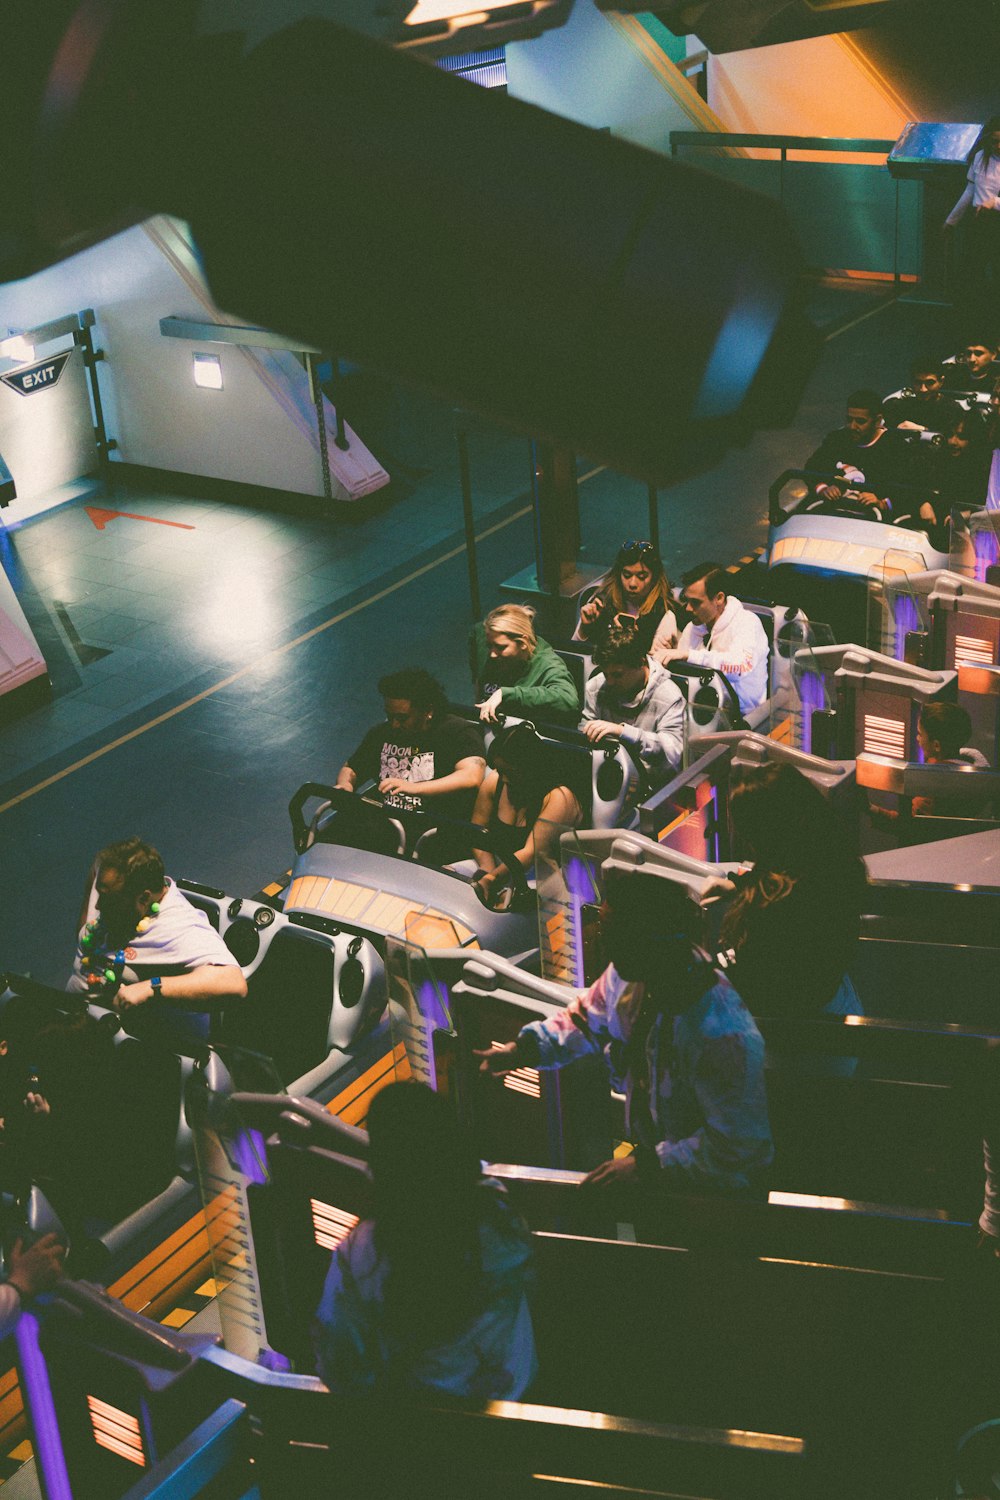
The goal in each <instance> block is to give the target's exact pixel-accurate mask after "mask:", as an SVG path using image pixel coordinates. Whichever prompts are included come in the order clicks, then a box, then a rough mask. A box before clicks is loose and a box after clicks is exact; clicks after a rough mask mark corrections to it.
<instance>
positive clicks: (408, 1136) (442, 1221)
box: [313, 1082, 535, 1401]
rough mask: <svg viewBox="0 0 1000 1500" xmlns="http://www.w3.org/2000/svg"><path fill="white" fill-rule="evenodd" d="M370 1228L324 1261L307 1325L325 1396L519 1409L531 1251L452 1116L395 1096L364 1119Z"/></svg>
mask: <svg viewBox="0 0 1000 1500" xmlns="http://www.w3.org/2000/svg"><path fill="white" fill-rule="evenodd" d="M368 1135H369V1142H370V1152H369V1166H370V1168H371V1175H372V1182H373V1187H374V1194H373V1196H374V1206H373V1214H372V1217H371V1218H370V1219H363V1220H362V1221H361V1223H359V1224H357V1225H356V1226H355V1228H354V1229H352V1230H351V1232H350V1234H349V1235H348V1236H347V1237H346V1239H344V1240H343V1241H342V1242H341V1244H340V1245H338V1247H337V1249H336V1250H335V1251H334V1254H333V1259H332V1261H331V1263H330V1270H329V1272H328V1274H327V1278H326V1284H325V1286H324V1288H323V1296H322V1300H321V1302H320V1305H319V1308H318V1310H317V1313H316V1321H315V1324H314V1328H313V1342H314V1346H315V1349H316V1362H317V1368H318V1370H319V1373H320V1375H321V1377H322V1378H323V1380H324V1381H325V1382H326V1384H327V1385H328V1386H329V1387H330V1389H331V1390H332V1391H341V1392H351V1393H356V1394H362V1393H365V1392H373V1393H380V1394H391V1393H399V1392H410V1391H437V1392H441V1393H444V1394H447V1395H451V1396H466V1397H470V1398H472V1399H473V1400H478V1401H489V1400H504V1399H506V1400H511V1401H514V1400H517V1399H518V1398H519V1397H520V1396H522V1395H523V1394H524V1391H525V1390H526V1388H527V1387H528V1385H529V1384H530V1383H531V1380H532V1379H533V1377H534V1373H535V1341H534V1332H533V1329H532V1324H531V1311H530V1309H529V1307H528V1301H527V1290H528V1287H529V1284H530V1279H531V1253H532V1252H531V1237H530V1235H529V1233H528V1230H527V1228H526V1227H525V1225H524V1223H523V1222H522V1221H521V1219H520V1218H518V1216H517V1215H516V1214H515V1213H514V1212H513V1210H512V1209H511V1208H510V1207H509V1206H508V1204H507V1201H506V1198H505V1196H504V1192H503V1189H502V1188H501V1186H500V1184H499V1183H497V1182H494V1181H492V1180H491V1179H490V1178H486V1177H484V1176H483V1175H482V1168H481V1163H480V1161H479V1159H478V1157H477V1156H476V1153H475V1151H474V1150H473V1148H472V1145H471V1142H470V1141H469V1140H468V1139H467V1137H466V1136H465V1134H464V1133H463V1131H462V1130H461V1129H460V1127H459V1124H458V1122H457V1120H456V1119H455V1115H454V1111H453V1109H452V1108H451V1107H450V1106H449V1104H448V1102H447V1101H446V1100H445V1099H444V1098H443V1097H442V1096H441V1095H439V1094H434V1093H432V1092H431V1090H430V1089H429V1088H427V1087H426V1086H425V1085H424V1084H421V1083H413V1082H408V1083H393V1084H389V1085H388V1086H387V1087H386V1088H384V1089H382V1090H381V1091H380V1092H379V1093H378V1094H376V1096H375V1098H374V1100H373V1101H372V1105H371V1109H370V1110H369V1113H368Z"/></svg>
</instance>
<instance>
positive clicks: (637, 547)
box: [621, 537, 656, 553]
mask: <svg viewBox="0 0 1000 1500" xmlns="http://www.w3.org/2000/svg"><path fill="white" fill-rule="evenodd" d="M621 550H622V551H623V552H638V553H643V552H655V551H656V548H655V547H654V546H653V544H652V542H640V541H637V540H636V538H635V537H633V538H632V540H631V541H630V542H623V543H622V546H621Z"/></svg>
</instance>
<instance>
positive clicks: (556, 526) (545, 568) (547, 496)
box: [502, 441, 600, 639]
mask: <svg viewBox="0 0 1000 1500" xmlns="http://www.w3.org/2000/svg"><path fill="white" fill-rule="evenodd" d="M531 497H532V500H533V502H534V512H535V513H534V521H533V524H534V536H535V566H534V567H533V568H531V567H528V568H524V569H522V571H521V572H520V573H516V574H515V575H514V577H513V578H508V579H507V580H506V581H505V582H504V583H503V585H502V588H503V592H504V593H505V594H512V595H514V596H515V597H516V598H519V599H526V600H529V601H530V602H531V603H532V604H533V605H534V606H535V608H536V609H537V611H538V616H539V619H538V624H539V629H540V630H541V633H542V634H543V635H551V636H553V637H555V638H557V639H558V638H559V637H561V636H569V635H571V634H572V632H573V627H574V625H575V624H576V615H577V601H578V599H579V595H580V593H581V592H582V590H583V589H585V588H586V587H587V585H588V584H589V583H591V582H592V581H593V579H594V578H596V577H597V576H598V575H599V572H600V569H597V568H590V569H587V570H581V568H580V564H579V561H578V554H579V551H580V503H579V496H578V494H577V483H576V455H575V453H573V451H572V450H571V449H569V448H565V447H562V446H560V445H558V444H555V443H545V442H538V441H536V442H533V443H532V444H531Z"/></svg>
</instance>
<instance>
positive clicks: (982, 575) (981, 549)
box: [972, 530, 1000, 583]
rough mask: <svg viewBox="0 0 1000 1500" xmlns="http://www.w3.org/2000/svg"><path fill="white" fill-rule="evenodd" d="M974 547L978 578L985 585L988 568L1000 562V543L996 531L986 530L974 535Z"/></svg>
mask: <svg viewBox="0 0 1000 1500" xmlns="http://www.w3.org/2000/svg"><path fill="white" fill-rule="evenodd" d="M972 546H973V550H974V552H975V556H976V563H975V568H976V578H977V579H978V581H979V582H980V583H985V582H986V570H987V568H992V567H993V565H994V563H996V562H997V561H998V560H1000V542H998V541H997V537H996V533H995V532H994V531H991V530H984V531H977V532H975V533H974V535H973V538H972Z"/></svg>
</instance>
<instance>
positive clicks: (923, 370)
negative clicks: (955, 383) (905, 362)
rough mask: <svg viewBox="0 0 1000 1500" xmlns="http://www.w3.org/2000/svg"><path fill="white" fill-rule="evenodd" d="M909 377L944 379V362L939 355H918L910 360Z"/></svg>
mask: <svg viewBox="0 0 1000 1500" xmlns="http://www.w3.org/2000/svg"><path fill="white" fill-rule="evenodd" d="M910 374H911V375H936V376H937V377H938V379H939V380H941V379H943V378H944V362H943V360H942V359H941V356H940V355H939V354H926V353H924V354H918V355H916V356H915V357H914V358H913V359H911V360H910Z"/></svg>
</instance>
